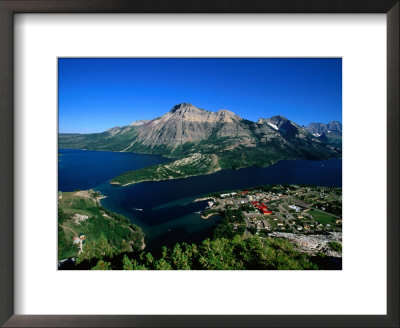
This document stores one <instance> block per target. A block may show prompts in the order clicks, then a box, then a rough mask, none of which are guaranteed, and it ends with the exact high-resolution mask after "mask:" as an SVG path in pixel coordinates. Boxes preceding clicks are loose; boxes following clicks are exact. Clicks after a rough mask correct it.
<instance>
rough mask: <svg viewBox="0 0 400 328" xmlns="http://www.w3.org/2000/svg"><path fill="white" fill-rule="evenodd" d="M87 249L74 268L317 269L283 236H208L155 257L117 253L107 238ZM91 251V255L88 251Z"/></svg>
mask: <svg viewBox="0 0 400 328" xmlns="http://www.w3.org/2000/svg"><path fill="white" fill-rule="evenodd" d="M87 246H89V248H86V249H85V253H87V255H86V258H85V259H79V261H78V262H79V264H77V265H76V266H75V269H78V270H79V269H92V270H315V269H319V267H318V265H317V264H316V262H315V261H314V260H313V259H312V258H311V257H310V256H309V255H307V254H304V253H300V252H298V251H296V250H295V249H294V248H293V246H292V244H290V242H288V241H286V240H283V239H273V238H266V239H261V238H259V237H258V236H251V237H249V238H245V237H242V236H240V235H236V236H234V237H233V239H231V240H229V239H226V238H217V239H215V240H210V239H206V240H204V241H203V242H202V243H201V244H199V245H196V244H187V243H181V244H176V245H175V246H174V247H173V248H167V247H163V248H162V253H161V255H160V256H159V257H158V258H155V257H154V256H153V255H152V254H151V253H150V252H145V251H141V252H136V253H125V254H114V253H113V249H112V247H110V246H109V245H107V240H106V239H105V238H101V240H100V241H99V244H97V245H94V247H93V249H94V251H93V252H91V251H90V249H91V246H90V243H89V245H86V247H87ZM89 254H90V255H89Z"/></svg>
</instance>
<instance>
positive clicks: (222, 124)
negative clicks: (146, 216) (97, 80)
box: [59, 103, 341, 183]
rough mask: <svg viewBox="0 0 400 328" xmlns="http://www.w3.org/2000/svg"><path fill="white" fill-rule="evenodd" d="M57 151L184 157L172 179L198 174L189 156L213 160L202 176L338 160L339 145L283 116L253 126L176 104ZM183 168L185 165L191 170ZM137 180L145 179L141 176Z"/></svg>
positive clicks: (63, 138) (80, 137) (68, 139)
mask: <svg viewBox="0 0 400 328" xmlns="http://www.w3.org/2000/svg"><path fill="white" fill-rule="evenodd" d="M59 147H60V148H77V149H93V150H109V151H123V152H126V151H129V152H138V153H151V154H160V155H164V156H168V157H171V158H176V159H181V158H186V157H187V158H188V160H187V161H181V162H179V163H177V165H173V166H171V167H173V168H174V170H175V171H176V172H177V173H176V174H174V173H173V171H171V172H170V171H168V172H169V173H170V174H171V175H170V176H171V178H175V176H176V177H178V176H179V177H184V176H185V175H186V174H188V176H192V175H197V174H196V172H195V171H196V170H195V166H194V165H193V163H191V159H192V158H197V159H198V157H196V156H197V155H196V156H193V155H194V154H203V155H206V156H208V155H210V156H211V155H212V156H213V157H207V158H213V160H212V161H210V163H211V162H212V168H210V170H207V169H206V168H204V167H203V168H202V170H201V172H202V173H201V174H204V172H207V173H212V172H215V171H216V170H219V169H226V168H239V167H246V166H251V165H260V166H266V165H269V164H271V163H273V162H275V161H277V160H280V159H289V158H301V159H326V158H334V157H340V156H341V149H340V148H339V147H336V146H334V145H331V144H329V142H325V141H323V140H320V138H317V137H316V136H314V135H313V134H312V133H311V132H309V131H308V130H307V129H306V128H304V127H301V126H299V125H298V124H296V123H294V122H292V121H290V120H288V119H287V118H285V117H283V116H274V117H271V118H266V119H265V118H260V119H259V120H258V122H252V121H248V120H246V119H243V118H241V117H240V116H238V115H236V114H235V113H233V112H231V111H229V110H226V109H221V110H219V111H216V112H212V111H207V110H204V109H200V108H198V107H196V106H193V105H192V104H188V103H181V104H178V105H175V106H174V107H172V109H171V110H170V111H169V112H167V113H165V114H164V115H162V116H161V117H157V118H155V119H152V120H142V121H138V122H133V123H131V124H130V125H128V126H123V127H114V128H111V129H109V130H107V131H105V132H102V133H94V134H86V135H84V134H60V135H59ZM182 163H183V164H182ZM162 165H163V164H162ZM182 165H189V167H190V170H188V168H187V167H183V166H182ZM160 170H162V171H163V172H164V173H165V172H166V171H165V170H164V169H161V168H160V169H158V171H160ZM178 171H179V173H178ZM192 171H193V172H192ZM149 172H150V171H149ZM182 172H185V174H183V173H182ZM190 172H192V173H193V174H191V173H190ZM197 173H200V172H197ZM149 174H153V173H149ZM157 176H158V177H159V176H160V174H158V175H157ZM162 176H163V177H165V176H166V174H163V175H162ZM125 177H126V175H125ZM153 178H154V179H155V176H153ZM141 179H142V180H141V181H146V180H145V179H143V175H141ZM126 181H127V179H124V182H126ZM114 182H116V183H117V182H118V181H114Z"/></svg>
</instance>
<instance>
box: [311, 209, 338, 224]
mask: <svg viewBox="0 0 400 328" xmlns="http://www.w3.org/2000/svg"><path fill="white" fill-rule="evenodd" d="M308 214H310V215H312V217H313V218H314V220H315V221H317V222H319V223H322V224H330V225H334V224H335V221H336V220H337V218H335V217H334V216H332V215H329V214H327V213H323V212H320V211H316V210H311V211H309V212H308Z"/></svg>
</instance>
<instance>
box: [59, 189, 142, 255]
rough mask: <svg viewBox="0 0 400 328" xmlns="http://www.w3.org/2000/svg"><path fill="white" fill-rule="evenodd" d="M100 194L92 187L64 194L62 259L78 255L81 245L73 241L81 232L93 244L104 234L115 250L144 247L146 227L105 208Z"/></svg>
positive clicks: (60, 247) (60, 239)
mask: <svg viewBox="0 0 400 328" xmlns="http://www.w3.org/2000/svg"><path fill="white" fill-rule="evenodd" d="M99 196H100V195H99V194H97V193H96V192H94V191H92V190H89V191H78V192H65V193H62V194H60V197H61V198H59V200H58V257H59V259H60V260H61V259H65V258H69V257H75V256H77V255H78V251H79V247H78V245H77V244H74V243H73V239H74V237H77V236H79V235H80V234H83V235H85V238H86V242H87V243H92V244H94V243H95V242H96V241H98V240H99V239H100V237H101V236H104V237H105V239H106V240H107V242H108V244H110V246H111V247H112V248H113V251H114V252H115V253H119V252H129V251H133V250H139V249H141V247H142V242H143V238H144V234H143V232H142V230H141V229H140V228H139V227H137V226H135V225H133V224H131V223H130V221H129V220H128V219H127V218H125V217H124V216H122V215H119V214H117V213H112V212H110V211H108V210H107V209H105V208H103V207H102V206H101V205H100V201H99ZM76 214H79V215H81V216H80V217H79V216H77V215H76ZM84 251H85V245H84V246H83V252H84Z"/></svg>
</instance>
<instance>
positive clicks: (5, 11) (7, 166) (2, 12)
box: [0, 0, 400, 327]
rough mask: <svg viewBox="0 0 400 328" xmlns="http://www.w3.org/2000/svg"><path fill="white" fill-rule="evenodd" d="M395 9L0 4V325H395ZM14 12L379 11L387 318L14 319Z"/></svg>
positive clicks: (369, 4)
mask: <svg viewBox="0 0 400 328" xmlns="http://www.w3.org/2000/svg"><path fill="white" fill-rule="evenodd" d="M399 8H400V5H399V0H270V1H265V0H263V1H260V0H202V1H188V0H169V1H167V0H86V1H84V0H59V1H58V0H38V1H36V0H27V1H20V0H0V150H1V155H0V261H1V262H0V324H1V325H3V326H4V327H200V326H205V327H222V326H224V327H399V279H398V277H399V237H398V236H399V203H398V200H399V149H400V145H399V139H400V138H399V92H398V90H399V27H400V26H399ZM16 13H385V14H386V16H387V242H388V244H387V315H366V316H359V315H345V316H342V315H327V316H324V315H312V316H311V315H302V316H299V315H293V316H281V315H268V316H264V315H252V316H242V315H239V316H227V315H213V316H208V315H195V316H188V315H158V316H147V315H131V316H130V315H117V316H100V315H93V316H87V315H35V316H31V315H14V297H13V289H14V288H13V287H14V280H13V275H14V272H13V263H14V261H13V256H14V254H13V233H14V231H13V206H14V205H13V204H14V203H13V199H14V198H13V197H14V196H13V190H14V188H13V181H14V179H13V175H14V169H13V165H14V163H13V154H14V144H13V140H14V138H13V133H14V129H13V124H14V121H13V17H14V14H16ZM366 288H368V286H366Z"/></svg>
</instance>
